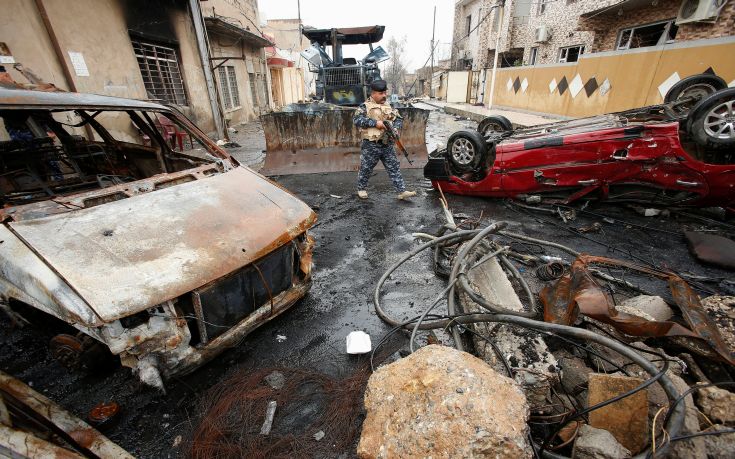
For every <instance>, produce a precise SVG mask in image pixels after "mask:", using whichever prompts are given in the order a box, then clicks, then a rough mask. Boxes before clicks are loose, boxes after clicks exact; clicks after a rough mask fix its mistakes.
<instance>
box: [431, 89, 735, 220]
mask: <svg viewBox="0 0 735 459" xmlns="http://www.w3.org/2000/svg"><path fill="white" fill-rule="evenodd" d="M687 80H688V81H687ZM718 80H719V81H718ZM681 83H684V84H682V85H678V86H677V87H675V88H672V90H671V91H669V94H667V97H666V99H665V101H666V103H664V104H661V105H655V106H649V107H643V108H639V109H634V110H628V111H624V112H618V113H612V114H606V115H600V116H594V117H590V118H582V119H577V120H572V121H563V122H558V123H553V124H545V125H541V126H535V127H533V128H527V129H517V130H513V127H512V125H511V123H510V122H509V121H508V120H507V119H506V118H503V117H497V116H493V117H489V118H487V119H485V120H483V122H481V123H480V125H479V126H478V130H477V131H459V132H456V133H454V134H452V136H451V137H450V138H449V141H448V143H447V148H446V149H443V150H439V151H435V152H433V153H431V154H430V155H429V162H428V163H427V165H426V166H425V168H424V176H425V177H427V178H428V179H430V180H431V181H432V184H433V186H434V187H435V188H441V189H442V191H444V192H449V193H455V194H462V195H475V196H488V197H512V198H520V199H523V198H526V197H528V196H531V195H540V196H543V197H544V198H550V199H557V200H558V201H560V202H565V203H570V202H573V201H575V200H578V199H580V198H584V199H607V200H614V201H627V202H645V203H652V204H661V205H696V206H719V207H724V208H726V209H728V210H729V211H734V210H735V105H734V104H735V88H730V89H728V88H726V86H725V85H724V81H722V80H721V79H719V78H718V77H716V76H707V75H698V76H694V77H690V78H689V79H686V80H682V82H681ZM672 91H673V94H672Z"/></svg>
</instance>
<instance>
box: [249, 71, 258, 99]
mask: <svg viewBox="0 0 735 459" xmlns="http://www.w3.org/2000/svg"><path fill="white" fill-rule="evenodd" d="M248 80H250V96H251V97H252V98H253V105H260V104H259V103H258V93H257V89H255V74H254V73H248Z"/></svg>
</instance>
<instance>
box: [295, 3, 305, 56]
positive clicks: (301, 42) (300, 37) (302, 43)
mask: <svg viewBox="0 0 735 459" xmlns="http://www.w3.org/2000/svg"><path fill="white" fill-rule="evenodd" d="M296 8H298V12H299V13H298V14H299V47H300V48H303V47H304V39H303V36H304V34H303V33H302V32H303V31H304V29H303V28H302V27H301V0H296Z"/></svg>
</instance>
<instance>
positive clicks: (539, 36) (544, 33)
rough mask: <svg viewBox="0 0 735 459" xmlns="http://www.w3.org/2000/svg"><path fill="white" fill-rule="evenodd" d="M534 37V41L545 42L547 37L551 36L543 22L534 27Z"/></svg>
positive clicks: (547, 39)
mask: <svg viewBox="0 0 735 459" xmlns="http://www.w3.org/2000/svg"><path fill="white" fill-rule="evenodd" d="M534 37H535V39H534V41H535V42H536V43H545V42H547V41H549V38H551V30H550V29H549V27H548V26H547V25H545V24H544V25H541V26H539V27H536V34H535V35H534Z"/></svg>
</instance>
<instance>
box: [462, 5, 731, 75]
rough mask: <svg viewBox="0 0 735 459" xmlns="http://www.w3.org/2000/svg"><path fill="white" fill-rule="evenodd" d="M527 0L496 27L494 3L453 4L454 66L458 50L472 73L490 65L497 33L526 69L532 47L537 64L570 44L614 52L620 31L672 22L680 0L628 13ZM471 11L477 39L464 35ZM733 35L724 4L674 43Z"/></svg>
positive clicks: (507, 10) (683, 29)
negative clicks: (541, 39)
mask: <svg viewBox="0 0 735 459" xmlns="http://www.w3.org/2000/svg"><path fill="white" fill-rule="evenodd" d="M529 1H532V0H506V2H505V7H504V9H503V13H502V15H503V18H502V24H496V18H495V16H496V15H497V14H498V13H499V10H497V9H496V10H491V7H492V6H494V5H496V4H497V3H498V0H474V1H458V2H456V4H455V14H454V38H453V46H452V64H453V65H452V68H453V69H459V67H460V65H459V64H458V60H459V57H460V56H459V54H460V53H459V51H460V50H461V49H470V54H471V56H472V58H473V62H472V68H473V69H474V70H477V69H481V68H488V67H492V65H493V58H494V53H495V47H496V40H497V38H498V33H500V42H499V46H498V49H499V52H500V53H504V52H508V51H509V50H511V49H518V48H522V49H523V59H522V63H523V64H524V65H528V64H529V63H530V58H531V49H532V48H534V47H537V48H538V52H537V59H536V64H551V63H555V62H558V60H559V53H560V48H564V47H568V46H577V45H583V46H585V52H586V53H590V52H597V51H609V50H614V49H615V47H616V41H617V37H618V33H619V31H620V29H623V28H627V27H632V26H637V25H643V24H647V23H651V22H656V21H661V20H666V19H673V18H676V16H677V13H678V11H679V7H680V6H681V0H659V1H658V3H657V4H656V5H655V6H653V5H651V6H646V7H642V8H636V9H634V10H626V8H625V6H622V7H616V6H614V5H616V4H618V3H620V0H554V1H547V2H545V3H544V8H543V12H542V11H541V5H542V0H533V3H532V4H531V5H530V8H529V5H528V2H529ZM608 6H610V7H611V8H610V9H609V10H607V11H602V12H600V13H598V14H596V15H595V16H594V17H592V18H589V19H585V18H582V17H580V15H582V14H584V13H589V12H592V11H595V10H599V9H601V8H605V7H608ZM621 8H622V10H621ZM470 11H472V12H473V26H474V24H476V22H474V14H476V12H479V16H480V18H481V17H485V16H486V15H487V18H486V19H485V20H484V21H483V22H482V23H481V24H480V26H479V27H478V30H476V31H475V32H473V34H475V33H478V32H479V36H478V37H472V36H470V37H467V34H466V23H465V20H466V19H465V18H466V17H467V15H468V14H469V12H470ZM620 11H622V14H620ZM488 13H489V14H488ZM496 25H497V26H496ZM542 25H545V26H546V27H548V29H549V30H550V38H549V40H548V41H547V42H545V43H536V42H535V32H536V29H537V28H538V27H540V26H542ZM731 35H735V1H730V2H728V3H727V4H726V5H725V7H724V8H723V10H722V11H721V13H720V16H719V18H718V20H717V21H716V22H715V23H714V24H708V23H692V24H682V25H681V26H680V27H679V29H678V31H677V34H676V41H677V42H680V41H689V40H697V39H703V38H716V37H724V36H731ZM462 69H464V67H462Z"/></svg>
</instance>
